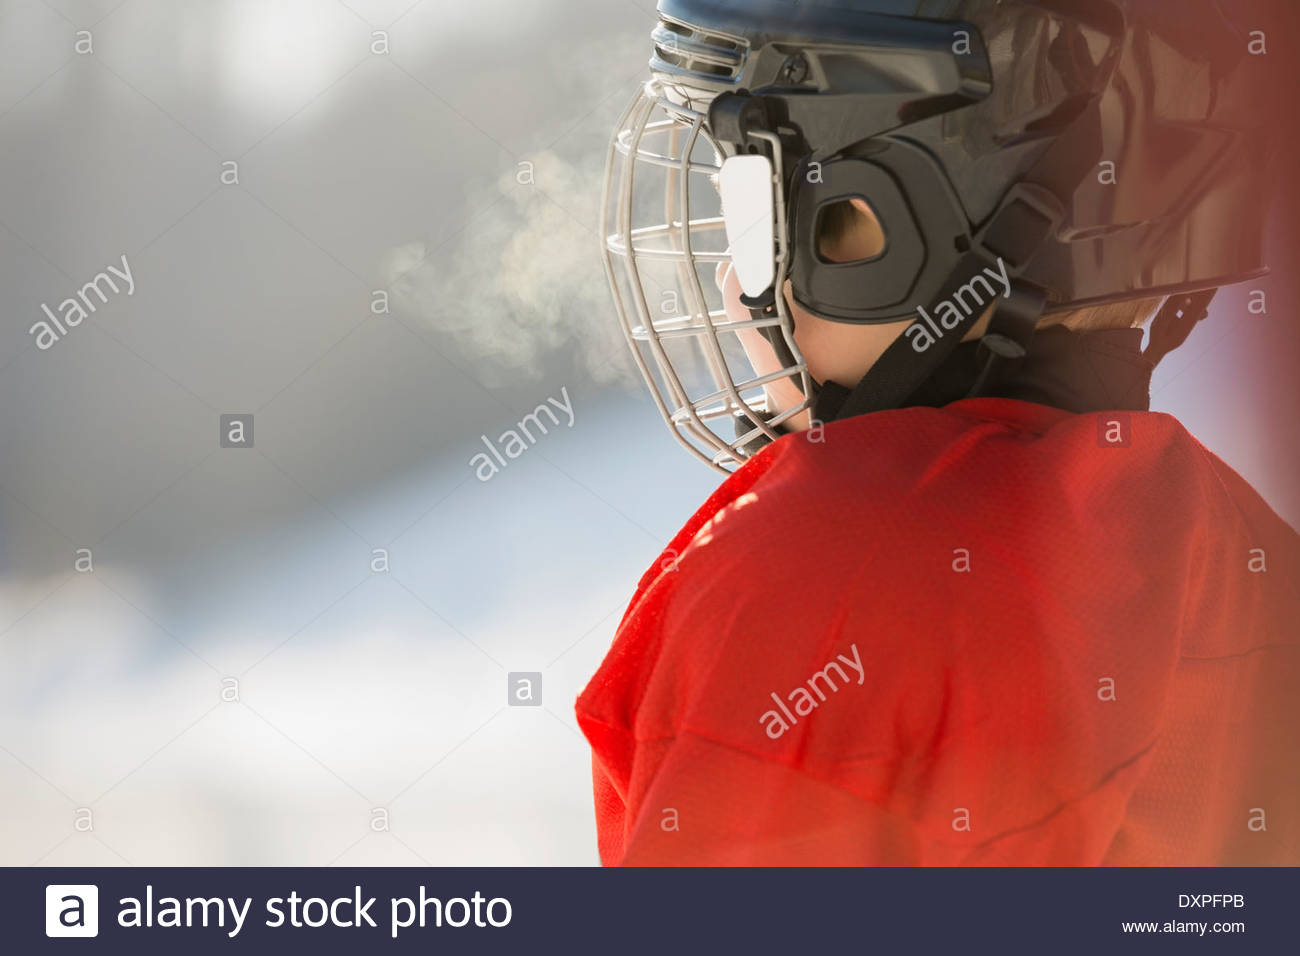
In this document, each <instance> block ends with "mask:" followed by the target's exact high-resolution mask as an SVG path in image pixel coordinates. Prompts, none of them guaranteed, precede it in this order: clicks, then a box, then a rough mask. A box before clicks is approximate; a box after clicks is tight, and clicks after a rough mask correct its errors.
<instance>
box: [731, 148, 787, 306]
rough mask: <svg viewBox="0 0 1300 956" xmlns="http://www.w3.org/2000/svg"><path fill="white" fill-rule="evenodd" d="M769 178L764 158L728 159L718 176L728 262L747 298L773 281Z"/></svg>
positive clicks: (755, 294)
mask: <svg viewBox="0 0 1300 956" xmlns="http://www.w3.org/2000/svg"><path fill="white" fill-rule="evenodd" d="M772 178H773V172H772V161H771V160H769V159H768V158H767V157H766V156H752V155H751V156H730V157H728V158H727V159H726V160H725V161H724V162H723V164H722V169H721V170H720V171H719V173H718V191H719V192H720V193H721V194H722V217H723V220H724V221H725V223H726V227H727V242H728V243H729V244H730V246H731V249H730V252H731V262H732V265H733V266H734V267H735V270H736V278H737V279H738V280H740V288H741V289H742V290H744V293H745V295H748V296H757V295H761V294H762V293H763V292H766V291H767V290H768V289H769V288H771V286H772V282H773V280H774V279H775V278H776V234H775V230H774V226H775V222H774V218H775V217H774V215H773V204H774V200H773V198H772Z"/></svg>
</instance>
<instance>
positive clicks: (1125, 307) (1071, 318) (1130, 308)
mask: <svg viewBox="0 0 1300 956" xmlns="http://www.w3.org/2000/svg"><path fill="white" fill-rule="evenodd" d="M1163 302H1164V298H1163V297H1161V296H1157V297H1155V298H1147V299H1128V300H1127V301H1124V302H1111V303H1109V304H1107V305H1094V306H1092V307H1090V308H1086V309H1075V310H1074V311H1073V312H1062V313H1060V314H1058V315H1048V316H1046V317H1045V318H1044V319H1043V322H1042V325H1041V326H1040V328H1046V327H1047V326H1049V325H1064V326H1065V327H1066V328H1067V329H1071V330H1073V331H1075V332H1096V331H1099V330H1101V329H1136V328H1141V327H1142V326H1143V325H1145V324H1146V323H1147V322H1148V321H1150V319H1151V317H1152V316H1153V315H1154V314H1155V312H1156V310H1157V309H1158V308H1160V305H1161V303H1163Z"/></svg>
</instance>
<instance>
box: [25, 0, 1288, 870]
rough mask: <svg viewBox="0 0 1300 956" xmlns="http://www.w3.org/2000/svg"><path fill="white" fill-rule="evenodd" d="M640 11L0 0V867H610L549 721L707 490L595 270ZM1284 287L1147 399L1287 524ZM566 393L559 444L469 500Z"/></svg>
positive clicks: (222, 0) (1240, 306)
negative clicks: (37, 331)
mask: <svg viewBox="0 0 1300 956" xmlns="http://www.w3.org/2000/svg"><path fill="white" fill-rule="evenodd" d="M652 22H653V2H652V0H635V2H634V0H475V2H474V3H461V2H451V0H422V2H414V3H412V2H411V0H346V2H340V0H126V2H120V0H0V314H3V324H2V325H0V864H8V865H23V864H33V863H42V864H48V865H86V864H108V865H111V864H173V865H200V864H250V865H263V864H309V865H323V864H331V863H336V864H393V865H453V864H558V865H587V864H593V863H595V862H597V857H596V848H595V830H594V824H593V820H592V810H591V797H590V767H589V754H588V750H587V747H586V744H585V742H584V741H583V739H582V738H581V736H580V735H579V733H578V730H577V727H576V725H575V723H574V720H573V716H572V702H573V699H574V697H575V696H576V695H577V693H578V691H579V690H580V689H581V687H582V686H583V684H584V683H585V681H586V680H587V679H588V677H589V676H590V675H591V674H592V672H593V671H594V670H595V668H596V666H597V664H598V663H599V661H600V659H601V657H602V655H603V654H604V652H605V650H606V648H607V647H608V645H609V642H610V639H611V637H612V634H613V630H614V627H615V624H616V623H617V620H618V617H619V615H620V614H621V612H622V610H623V607H624V604H625V603H626V601H627V599H628V597H629V596H630V594H631V591H632V589H633V587H634V585H635V583H636V580H637V577H638V576H639V575H640V573H641V572H642V570H643V569H644V568H645V567H647V566H648V565H649V564H650V562H651V561H653V560H654V559H655V558H656V557H657V556H658V554H659V552H660V550H661V549H662V548H663V547H664V546H665V545H666V544H667V541H668V539H669V538H670V537H671V535H672V534H673V533H674V532H675V531H676V530H677V528H678V527H679V526H680V525H681V524H682V523H683V522H684V521H685V520H686V518H687V517H689V515H690V513H691V512H692V511H693V510H694V508H695V507H696V506H697V505H698V504H699V503H701V502H702V501H703V499H704V498H705V496H706V495H707V493H708V492H709V491H710V490H711V489H712V488H713V487H714V486H715V485H716V484H717V476H715V475H713V474H712V473H710V472H709V471H708V470H707V469H705V468H704V467H702V466H701V465H699V464H697V463H696V462H694V461H693V460H692V459H690V458H689V457H688V456H687V455H685V454H684V453H682V452H680V451H679V450H678V449H677V446H676V445H675V444H674V443H673V442H672V440H671V438H670V437H669V436H668V434H667V431H666V430H665V429H664V428H663V427H662V425H661V424H660V422H659V419H658V416H657V414H656V413H655V411H654V409H653V407H652V406H651V405H650V402H649V400H648V398H645V397H643V396H642V394H641V390H640V385H639V382H636V381H632V380H631V378H630V377H629V373H628V369H629V365H628V363H627V362H626V360H625V358H624V349H625V347H624V345H623V343H622V341H621V338H620V337H619V336H618V335H617V332H616V328H615V324H614V319H613V314H612V312H611V311H610V309H609V308H608V302H607V296H606V292H605V286H604V277H603V273H602V271H601V267H600V262H599V258H598V237H597V232H596V231H597V226H598V222H597V218H598V217H597V212H598V209H597V205H598V198H599V196H598V194H599V186H600V183H599V177H600V174H601V172H602V169H603V164H604V149H605V144H606V141H607V139H608V136H609V133H610V131H611V130H612V129H613V125H614V123H615V121H616V119H617V115H618V112H619V111H620V110H621V109H622V107H623V106H624V105H625V104H626V101H627V99H628V98H629V97H630V96H631V93H632V91H633V90H634V88H635V86H636V85H637V83H638V82H639V81H640V78H641V76H642V74H643V70H644V64H645V61H646V58H647V56H648V39H647V38H648V32H649V30H650V28H651V26H652ZM79 31H89V34H88V35H89V42H90V49H91V52H80V53H79V52H78V51H77V49H78V45H81V47H82V48H83V49H85V45H86V39H85V35H83V34H81V33H80V32H79ZM377 31H378V32H377ZM230 163H235V164H237V165H236V167H233V168H234V169H236V170H237V176H238V183H237V184H234V183H229V184H226V183H223V182H222V176H223V171H224V172H226V173H227V176H226V178H227V179H229V178H230V176H229V172H230V171H231V169H232V167H231V166H229V165H228V164H230ZM122 255H126V256H127V257H128V259H129V262H130V265H131V269H132V273H133V277H134V280H135V283H136V290H135V293H134V295H132V296H129V297H128V296H125V295H122V296H117V297H115V298H113V299H111V300H110V301H109V302H108V303H106V304H104V305H103V306H102V307H100V308H99V309H98V310H97V311H96V313H95V314H94V315H92V316H91V317H89V318H88V319H87V320H86V321H84V322H83V323H82V324H81V325H80V326H78V327H77V328H75V329H71V330H69V332H68V334H67V336H66V337H64V338H62V339H60V340H59V341H58V342H57V343H56V344H55V345H54V346H53V347H52V348H50V349H48V350H44V351H41V350H38V349H37V348H36V346H35V344H34V341H33V337H32V336H31V335H29V334H28V329H29V327H30V326H31V325H32V324H33V323H34V322H36V321H38V320H39V319H40V318H41V317H42V313H41V304H42V303H46V304H49V305H50V306H51V307H55V306H56V304H57V303H59V302H60V301H62V300H63V299H65V298H66V297H68V296H70V295H72V294H74V293H75V292H76V291H77V290H78V289H80V287H81V286H82V285H83V284H84V283H86V282H88V281H90V280H91V279H92V278H93V277H94V276H95V274H96V273H98V272H100V271H101V270H103V269H104V268H105V267H106V266H107V265H109V264H114V263H118V262H119V261H120V257H121V256H122ZM1288 271H1289V270H1288ZM1283 281H1289V280H1288V279H1286V277H1285V276H1284V277H1281V278H1279V277H1276V276H1275V277H1271V278H1269V279H1267V280H1262V281H1261V282H1259V283H1255V284H1253V286H1249V287H1246V288H1263V289H1266V290H1267V291H1268V294H1269V295H1270V297H1271V298H1270V303H1271V306H1270V314H1269V315H1267V316H1247V314H1246V310H1245V308H1244V302H1245V296H1246V289H1237V290H1233V291H1231V292H1228V293H1224V294H1223V296H1222V297H1221V299H1220V301H1219V303H1218V304H1217V306H1216V310H1215V313H1214V315H1213V316H1212V317H1211V319H1210V320H1208V321H1207V322H1205V323H1203V324H1202V326H1201V327H1200V328H1198V330H1197V331H1196V332H1195V334H1194V335H1193V337H1192V339H1191V340H1190V341H1189V342H1188V343H1187V345H1186V346H1185V347H1184V348H1183V349H1182V350H1180V351H1179V352H1177V353H1175V354H1174V355H1173V356H1172V357H1171V358H1170V359H1169V360H1168V361H1167V363H1166V364H1165V366H1164V367H1162V368H1161V369H1160V371H1159V373H1158V376H1157V380H1156V383H1155V386H1154V392H1155V399H1154V405H1155V407H1156V408H1158V409H1160V410H1164V411H1170V412H1173V413H1174V414H1177V415H1178V416H1179V417H1180V418H1182V419H1183V420H1184V422H1185V424H1187V426H1188V427H1189V428H1190V429H1191V430H1192V431H1193V433H1195V434H1196V435H1197V436H1198V437H1199V438H1201V440H1202V441H1204V442H1205V443H1206V444H1207V445H1208V446H1209V447H1210V448H1211V449H1213V450H1214V451H1216V452H1217V453H1218V454H1219V455H1220V456H1222V457H1223V458H1224V459H1225V460H1227V461H1228V462H1229V463H1230V464H1232V465H1233V466H1234V467H1236V468H1237V469H1238V470H1239V471H1241V472H1242V473H1243V474H1244V475H1245V476H1246V477H1247V478H1248V479H1250V480H1251V481H1252V482H1254V483H1255V484H1256V486H1257V487H1258V488H1259V489H1260V490H1261V491H1262V493H1263V494H1264V495H1265V497H1266V498H1268V499H1269V501H1270V502H1271V503H1272V504H1273V506H1274V507H1275V508H1276V509H1277V510H1278V511H1279V512H1280V513H1281V514H1282V515H1283V516H1284V517H1286V518H1287V519H1288V520H1289V521H1291V522H1292V523H1293V524H1295V523H1296V521H1297V518H1298V517H1300V501H1297V499H1296V497H1295V496H1294V489H1293V487H1290V486H1288V485H1287V481H1288V479H1289V476H1290V471H1291V470H1293V468H1294V462H1295V460H1296V458H1297V454H1296V452H1297V448H1296V440H1295V434H1296V429H1295V420H1294V405H1293V404H1290V403H1291V402H1293V400H1294V396H1295V392H1294V382H1295V378H1296V369H1297V367H1298V364H1300V363H1297V362H1296V355H1295V352H1296V348H1295V341H1296V336H1295V335H1294V333H1293V332H1292V331H1291V330H1290V329H1289V328H1288V320H1290V319H1292V318H1293V312H1291V313H1290V314H1288V312H1287V310H1288V308H1289V305H1290V304H1291V303H1294V301H1295V300H1294V296H1293V293H1292V291H1291V290H1284V289H1283V288H1282V287H1281V286H1280V285H1279V284H1278V283H1280V282H1283ZM380 291H383V292H385V293H387V295H388V311H387V312H383V311H382V306H380V307H379V308H380V312H379V314H376V313H375V311H374V309H375V303H376V302H377V301H382V297H377V293H378V292H380ZM1284 303H1285V304H1284ZM1246 322H1250V323H1253V326H1252V327H1251V331H1250V333H1249V334H1245V335H1233V334H1231V333H1232V332H1233V331H1236V330H1240V329H1241V328H1242V325H1243V323H1246ZM562 389H563V390H566V393H567V395H568V396H570V398H571V400H572V405H573V409H574V424H573V427H572V428H567V427H564V422H563V420H562V421H561V424H560V426H559V427H557V428H552V429H551V431H550V433H549V434H547V435H546V436H544V437H542V438H540V440H539V441H538V442H537V444H536V446H535V447H531V448H530V449H529V450H528V451H527V452H526V453H524V454H523V455H522V456H521V457H520V458H519V459H517V460H516V461H513V462H511V463H510V464H509V466H508V467H507V468H505V469H503V470H502V471H501V473H500V474H498V475H496V476H495V477H493V478H492V479H491V480H490V481H487V482H481V481H479V480H477V478H476V477H475V475H474V472H473V471H472V469H471V467H470V460H471V458H472V457H473V456H474V455H475V454H477V453H478V452H480V451H483V450H484V449H483V445H482V441H481V436H483V435H489V436H497V435H499V434H500V433H501V432H502V431H504V430H505V429H507V428H510V427H511V426H512V425H513V424H514V423H516V422H518V421H519V420H520V419H521V417H522V416H524V415H527V414H528V413H530V412H531V411H532V410H533V409H534V408H535V407H536V406H537V405H539V404H541V403H544V402H546V400H547V399H548V398H550V397H555V398H557V399H558V398H559V397H560V396H561V390H562ZM1279 409H1280V410H1279ZM249 412H251V413H253V414H254V416H255V437H254V441H255V447H254V448H253V449H252V450H247V449H245V450H232V449H219V448H218V447H217V439H218V417H219V415H221V414H228V413H249ZM1283 438H1285V440H1284V441H1283V440H1281V439H1283ZM78 549H90V551H91V554H92V555H93V568H94V570H93V572H90V573H81V572H78V571H77V570H75V569H74V560H75V557H76V554H77V551H78ZM380 549H382V552H383V553H386V554H387V561H388V570H387V571H380V572H376V571H374V570H372V564H373V563H374V562H375V560H376V558H375V555H376V552H377V551H378V550H380ZM511 671H534V672H541V673H542V674H543V687H542V694H543V706H542V707H540V708H526V707H507V706H506V698H507V684H506V674H507V672H511ZM231 678H233V679H236V680H237V681H238V693H239V701H238V702H237V703H236V702H223V700H222V699H221V693H222V688H223V686H230V685H228V684H225V685H223V681H226V680H228V679H231ZM87 811H89V813H87ZM376 811H383V813H385V814H387V817H388V820H389V823H388V825H387V829H383V825H382V823H376V821H377V820H378V821H382V819H383V816H382V815H379V814H377V813H376ZM87 820H90V821H92V824H93V829H90V828H88V827H87V824H86V821H87Z"/></svg>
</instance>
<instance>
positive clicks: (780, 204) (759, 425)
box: [602, 79, 813, 472]
mask: <svg viewBox="0 0 1300 956" xmlns="http://www.w3.org/2000/svg"><path fill="white" fill-rule="evenodd" d="M703 108H705V109H706V108H707V107H703ZM706 118H707V117H706V114H705V112H702V108H701V107H700V105H699V104H698V103H694V102H692V100H691V98H690V96H689V94H687V93H686V92H685V91H684V90H682V89H681V88H676V87H667V86H665V85H664V84H663V83H662V81H661V80H659V79H652V80H650V81H649V82H647V83H646V85H645V86H644V87H643V88H642V89H641V90H640V91H639V92H638V93H637V95H636V97H635V98H634V100H633V101H632V103H631V105H630V106H629V107H628V109H627V110H626V112H625V113H624V114H623V118H622V119H621V120H620V122H619V126H618V130H617V132H616V133H615V135H614V138H613V140H612V141H611V144H610V150H609V161H608V165H607V167H606V171H605V185H604V195H603V201H602V222H603V224H604V235H605V242H604V249H603V253H604V260H605V268H606V274H607V277H608V279H609V284H610V289H611V292H612V295H613V299H614V306H615V310H616V312H617V314H618V319H619V322H620V323H621V325H622V328H623V333H624V335H625V336H626V338H627V340H628V344H629V345H630V347H631V349H632V353H633V357H634V359H635V361H636V363H637V367H638V368H639V369H640V370H641V374H642V375H643V376H644V378H645V380H646V383H647V385H648V386H649V387H650V393H651V396H652V397H653V398H654V401H655V403H656V405H657V406H658V408H659V411H660V413H661V414H662V415H663V417H664V420H665V421H666V422H667V424H668V425H669V427H670V429H671V430H672V432H673V434H674V435H675V436H676V437H677V439H678V440H679V441H680V442H681V443H682V444H683V445H684V446H685V447H686V448H687V449H688V450H689V451H691V452H692V453H693V454H694V455H696V456H697V457H698V458H700V459H701V460H702V461H704V462H706V463H708V464H709V465H711V466H713V467H714V468H717V469H718V470H720V471H723V472H730V471H733V470H735V469H736V468H738V467H739V466H740V465H741V464H743V463H744V462H745V461H746V460H747V459H748V458H749V457H750V455H751V454H752V453H753V452H754V451H755V450H756V449H757V448H758V447H761V446H762V445H764V444H766V443H767V442H769V441H774V440H775V439H776V438H778V437H780V435H781V434H782V426H783V425H787V424H789V425H796V424H797V423H798V417H799V416H801V415H802V414H803V413H805V412H807V411H808V409H809V407H810V405H811V401H810V400H809V398H808V397H807V396H809V395H811V394H813V391H812V387H811V383H810V381H809V377H808V370H807V366H806V364H805V363H804V361H803V357H802V355H801V354H800V352H799V349H798V347H797V346H796V345H795V342H794V326H793V322H792V320H791V317H790V312H789V306H788V304H787V301H786V296H785V294H784V292H783V290H784V288H785V278H786V269H787V263H788V258H789V256H788V237H787V235H786V227H785V208H784V205H785V204H784V197H783V186H782V171H781V169H780V165H779V164H780V158H779V157H780V149H779V148H776V149H774V150H773V153H774V155H775V156H776V157H777V159H776V164H777V165H776V168H775V170H774V176H773V183H772V189H773V193H774V201H773V204H772V208H773V210H774V214H773V216H772V220H773V221H771V222H765V223H763V224H762V227H763V228H770V229H772V230H773V232H774V235H775V249H776V260H777V261H776V263H775V275H776V280H775V283H774V289H775V291H776V296H775V303H774V305H773V307H772V308H770V309H768V310H767V312H766V313H765V314H758V313H754V312H751V311H750V309H748V308H746V307H745V306H744V305H742V304H741V303H740V301H739V295H738V288H736V286H735V282H734V278H733V277H730V276H729V271H730V269H731V249H730V247H729V245H728V239H727V236H728V233H727V226H726V221H725V220H724V218H723V214H722V204H721V199H720V194H719V191H718V175H719V173H720V172H721V170H722V164H723V162H724V157H723V153H722V150H721V149H720V148H719V147H718V144H717V143H716V142H715V141H714V140H713V138H712V137H711V136H710V135H709V132H708V129H707V128H706V125H705V121H706ZM773 145H774V146H777V147H779V144H777V143H774V144H773ZM729 278H731V279H732V281H730V282H728V281H727V280H728V279H729ZM724 287H725V288H727V289H729V290H731V291H730V292H729V293H728V294H725V295H724ZM774 341H776V342H778V343H783V344H784V348H775V347H774V346H773V344H772V343H773V342H774ZM781 355H784V356H785V359H784V360H782V359H781V358H779V357H778V356H781ZM804 417H805V418H806V416H804Z"/></svg>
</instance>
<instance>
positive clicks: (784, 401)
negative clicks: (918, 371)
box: [715, 262, 908, 430]
mask: <svg viewBox="0 0 1300 956" xmlns="http://www.w3.org/2000/svg"><path fill="white" fill-rule="evenodd" d="M715 278H716V281H717V283H718V288H719V289H721V290H722V295H723V299H724V301H725V304H726V309H727V317H728V318H729V319H731V320H732V321H733V322H743V321H744V320H746V319H748V318H749V317H750V316H749V310H748V309H746V308H745V306H744V305H742V304H741V302H740V295H741V289H740V280H739V279H738V278H737V277H736V273H735V270H734V269H732V268H731V264H730V263H726V262H724V263H719V265H718V271H717V275H716V277H715ZM785 296H786V302H787V303H789V306H790V316H791V318H793V320H794V340H795V344H796V345H798V346H799V351H800V352H802V353H803V357H804V360H805V361H806V362H807V363H808V372H809V374H810V375H812V377H813V378H814V379H816V380H817V381H818V382H823V383H824V382H835V383H837V384H839V385H843V386H844V387H845V388H852V387H853V386H854V385H856V384H857V383H858V382H859V381H860V380H861V379H862V376H863V375H865V374H866V372H867V369H869V368H871V366H872V365H873V364H875V362H876V360H877V359H878V358H880V356H881V355H882V354H884V351H885V349H887V348H889V346H890V345H891V344H892V343H893V341H894V340H895V339H896V338H898V336H899V335H901V334H902V333H903V329H905V328H906V327H907V324H908V323H907V320H903V321H899V322H890V323H888V324H885V325H850V324H848V323H845V322H831V321H829V320H827V319H823V318H819V317H818V316H815V315H813V314H812V313H811V312H808V311H807V310H805V309H803V308H800V306H799V305H798V304H797V303H795V302H794V301H793V299H792V298H791V297H790V284H789V283H788V282H787V283H786V288H785ZM737 335H738V336H739V338H740V341H741V344H742V345H743V346H744V348H745V354H746V355H747V356H748V358H749V361H750V363H751V364H752V365H753V366H754V372H755V373H756V374H757V375H766V374H768V373H769V372H775V371H777V370H779V369H780V368H781V367H782V366H781V362H780V361H779V360H778V359H777V357H776V352H775V351H774V350H773V348H772V346H771V344H770V343H769V342H768V341H767V339H765V338H764V337H763V336H762V335H761V334H760V333H759V332H758V331H757V330H755V329H744V330H741V331H740V332H738V333H737ZM766 388H767V393H768V395H767V398H768V408H790V407H792V406H794V405H797V404H799V402H801V401H802V400H803V396H802V394H801V393H800V391H799V388H798V386H797V385H796V384H795V382H794V381H793V380H792V379H789V378H783V379H780V380H778V381H777V382H775V383H773V384H772V385H769V386H767V387H766ZM789 424H790V427H791V428H793V429H794V430H803V429H805V428H807V427H808V424H809V415H808V414H807V413H806V412H805V413H804V414H802V415H800V416H798V417H797V418H793V419H791V420H790V423H789Z"/></svg>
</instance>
